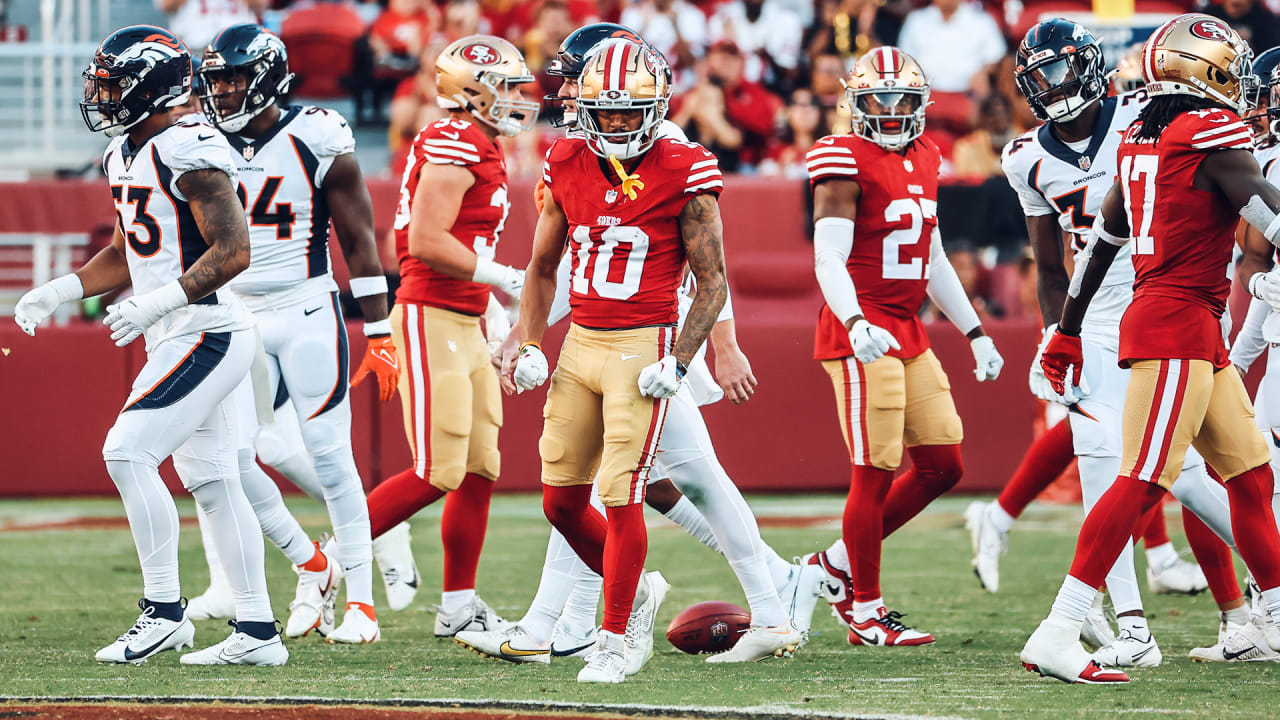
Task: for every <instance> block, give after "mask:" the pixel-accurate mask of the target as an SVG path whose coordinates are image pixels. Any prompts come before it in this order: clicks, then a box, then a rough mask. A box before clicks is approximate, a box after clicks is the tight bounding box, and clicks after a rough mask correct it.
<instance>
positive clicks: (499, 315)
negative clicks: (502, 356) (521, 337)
mask: <svg viewBox="0 0 1280 720" xmlns="http://www.w3.org/2000/svg"><path fill="white" fill-rule="evenodd" d="M510 334H511V321H510V320H509V319H507V309H506V308H505V307H503V306H502V303H500V302H498V299H497V298H495V297H494V296H493V295H490V296H489V306H488V307H487V308H485V311H484V339H485V342H486V343H488V345H489V354H490V355H497V354H498V350H499V349H501V348H502V342H503V341H504V340H506V339H507V336H508V335H510Z"/></svg>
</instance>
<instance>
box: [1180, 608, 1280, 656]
mask: <svg viewBox="0 0 1280 720" xmlns="http://www.w3.org/2000/svg"><path fill="white" fill-rule="evenodd" d="M1231 627H1232V628H1233V630H1232V631H1231V632H1230V633H1229V634H1228V635H1227V637H1225V638H1221V639H1219V640H1218V643H1217V644H1216V645H1214V646H1212V647H1207V648H1193V649H1192V650H1191V653H1190V655H1191V659H1192V660H1195V661H1196V662H1223V663H1229V662H1280V652H1277V651H1275V650H1272V649H1271V646H1270V645H1269V644H1268V643H1267V635H1266V631H1265V630H1263V628H1262V626H1260V625H1259V624H1258V618H1254V619H1252V620H1250V621H1249V622H1247V623H1245V624H1244V625H1236V624H1235V623H1231Z"/></svg>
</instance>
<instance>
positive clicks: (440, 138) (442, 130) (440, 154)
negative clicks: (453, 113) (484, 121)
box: [414, 118, 492, 165]
mask: <svg viewBox="0 0 1280 720" xmlns="http://www.w3.org/2000/svg"><path fill="white" fill-rule="evenodd" d="M414 142H415V143H417V144H418V145H419V146H420V147H421V148H422V150H423V154H424V155H425V156H426V159H427V162H431V163H436V164H437V165H474V164H476V163H478V162H480V161H481V160H482V159H483V157H484V151H485V149H486V148H488V147H490V146H492V143H491V142H490V141H489V138H488V136H486V135H485V134H484V132H483V131H482V130H480V128H478V127H476V126H475V125H474V124H472V123H470V122H468V121H466V120H456V119H453V118H444V119H443V120H437V121H436V122H433V123H431V124H430V125H428V126H426V127H425V128H423V129H422V132H420V133H418V137H417V139H416V140H414Z"/></svg>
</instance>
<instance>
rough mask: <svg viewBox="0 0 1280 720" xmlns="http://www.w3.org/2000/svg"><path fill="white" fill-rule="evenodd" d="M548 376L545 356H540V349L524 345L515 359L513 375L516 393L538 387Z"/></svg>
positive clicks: (548, 370)
mask: <svg viewBox="0 0 1280 720" xmlns="http://www.w3.org/2000/svg"><path fill="white" fill-rule="evenodd" d="M549 374H550V369H549V368H548V366H547V356H546V355H543V354H542V348H539V347H538V346H537V345H525V346H524V347H522V348H520V357H519V358H517V359H516V369H515V372H514V373H513V376H514V379H515V381H516V392H517V393H522V392H524V391H525V390H532V389H534V388H536V387H538V386H539V385H541V384H542V383H544V382H546V381H547V375H549Z"/></svg>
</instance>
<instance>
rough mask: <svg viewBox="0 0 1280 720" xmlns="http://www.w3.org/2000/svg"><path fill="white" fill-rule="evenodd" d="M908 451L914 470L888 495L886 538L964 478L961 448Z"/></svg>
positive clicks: (885, 518) (898, 482)
mask: <svg viewBox="0 0 1280 720" xmlns="http://www.w3.org/2000/svg"><path fill="white" fill-rule="evenodd" d="M907 452H908V453H910V455H911V462H912V464H913V465H914V467H912V468H911V470H910V471H908V472H907V473H905V474H904V475H903V476H902V477H900V478H898V479H897V480H894V481H893V485H892V486H891V487H890V489H889V494H888V495H886V496H885V499H884V520H883V525H882V528H881V532H883V533H884V536H885V537H888V536H889V535H892V534H893V533H894V531H896V530H897V529H898V528H900V527H902V526H903V525H906V524H907V521H909V520H911V518H913V517H915V516H916V515H919V514H920V513H921V512H922V511H923V510H924V509H925V508H926V507H928V505H929V503H931V502H933V501H934V500H935V499H937V498H938V497H939V496H941V495H942V494H943V493H945V492H947V491H948V490H950V489H951V488H953V487H955V484H956V483H957V482H959V481H960V477H961V476H962V475H964V462H963V461H962V460H961V459H960V446H959V445H918V446H916V447H912V448H907Z"/></svg>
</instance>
